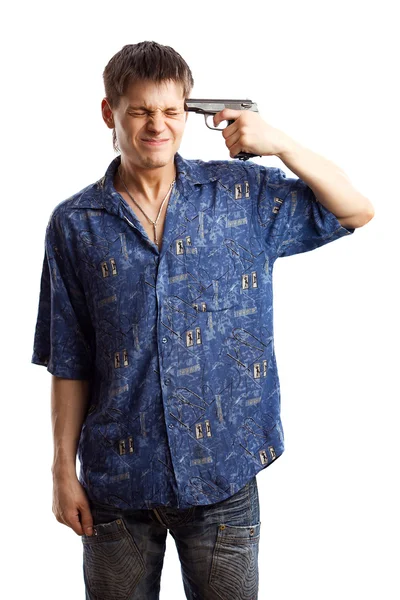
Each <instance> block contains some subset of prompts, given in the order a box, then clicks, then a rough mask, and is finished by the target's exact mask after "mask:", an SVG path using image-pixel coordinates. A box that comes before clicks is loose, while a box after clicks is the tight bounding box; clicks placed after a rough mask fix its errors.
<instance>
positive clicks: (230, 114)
mask: <svg viewBox="0 0 400 600" xmlns="http://www.w3.org/2000/svg"><path fill="white" fill-rule="evenodd" d="M240 114H241V111H240V110H233V109H232V108H224V110H220V111H219V112H217V113H216V114H215V115H214V126H215V127H218V125H219V124H220V123H221V121H231V120H232V121H235V120H236V119H237V118H238V117H240Z"/></svg>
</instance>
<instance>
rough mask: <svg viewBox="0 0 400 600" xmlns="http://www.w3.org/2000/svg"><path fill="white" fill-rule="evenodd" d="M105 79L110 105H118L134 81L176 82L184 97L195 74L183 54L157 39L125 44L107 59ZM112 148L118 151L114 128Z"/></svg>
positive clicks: (188, 91) (112, 106)
mask: <svg viewBox="0 0 400 600" xmlns="http://www.w3.org/2000/svg"><path fill="white" fill-rule="evenodd" d="M103 80H104V88H105V93H106V98H107V100H108V103H109V105H110V107H111V108H118V105H119V100H120V98H121V96H123V95H124V94H125V92H126V90H127V88H128V86H129V84H130V83H132V82H133V81H143V80H147V81H155V82H161V81H166V80H171V81H175V82H176V83H181V84H182V86H183V94H184V97H185V98H187V97H188V96H189V94H190V92H191V90H192V88H193V85H194V80H193V77H192V73H191V71H190V69H189V67H188V65H187V64H186V62H185V61H184V60H183V58H182V56H181V55H180V54H178V52H176V50H174V49H173V48H171V47H170V46H162V45H161V44H157V43H156V42H140V43H138V44H128V45H126V46H124V47H123V48H122V49H121V50H120V51H119V52H117V54H114V56H113V57H112V58H111V59H110V61H109V62H108V64H107V66H106V68H105V69H104V72H103ZM113 147H114V150H115V151H116V152H118V151H119V147H118V143H117V136H116V133H115V129H113Z"/></svg>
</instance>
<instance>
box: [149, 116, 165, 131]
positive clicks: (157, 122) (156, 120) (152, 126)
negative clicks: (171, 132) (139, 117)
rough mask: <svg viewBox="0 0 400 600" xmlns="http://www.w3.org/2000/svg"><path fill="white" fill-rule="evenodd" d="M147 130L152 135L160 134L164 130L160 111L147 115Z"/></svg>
mask: <svg viewBox="0 0 400 600" xmlns="http://www.w3.org/2000/svg"><path fill="white" fill-rule="evenodd" d="M147 128H148V129H149V131H152V132H154V133H160V132H161V131H163V130H164V129H165V122H164V115H163V114H162V113H161V112H160V111H156V112H154V113H153V114H152V115H149V118H148V120H147Z"/></svg>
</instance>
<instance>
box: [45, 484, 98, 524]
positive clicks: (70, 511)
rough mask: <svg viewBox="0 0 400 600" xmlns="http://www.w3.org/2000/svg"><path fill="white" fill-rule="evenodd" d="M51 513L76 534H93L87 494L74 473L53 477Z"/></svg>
mask: <svg viewBox="0 0 400 600" xmlns="http://www.w3.org/2000/svg"><path fill="white" fill-rule="evenodd" d="M53 513H54V514H55V517H56V519H57V521H59V522H60V523H63V524H64V525H67V526H68V527H71V529H73V530H74V531H75V533H76V534H78V535H83V534H85V535H93V517H92V513H91V511H90V505H89V501H88V498H87V494H86V492H85V490H84V488H83V486H82V484H81V483H80V481H79V479H78V478H77V476H76V474H73V473H72V474H70V475H65V474H63V475H55V476H54V477H53Z"/></svg>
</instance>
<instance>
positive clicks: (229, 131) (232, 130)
mask: <svg viewBox="0 0 400 600" xmlns="http://www.w3.org/2000/svg"><path fill="white" fill-rule="evenodd" d="M237 131H239V126H238V125H237V121H234V122H233V123H231V124H230V125H227V126H226V127H225V128H224V129H223V130H222V135H223V136H224V138H225V139H226V140H227V139H228V138H229V137H231V136H232V135H235V134H236V132H237ZM239 135H240V134H239Z"/></svg>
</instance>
